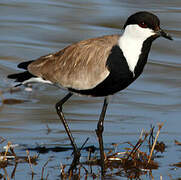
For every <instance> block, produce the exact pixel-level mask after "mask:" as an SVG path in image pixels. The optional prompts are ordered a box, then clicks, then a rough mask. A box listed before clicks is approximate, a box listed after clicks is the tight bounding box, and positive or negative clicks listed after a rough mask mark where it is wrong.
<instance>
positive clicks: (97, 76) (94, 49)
mask: <svg viewBox="0 0 181 180" xmlns="http://www.w3.org/2000/svg"><path fill="white" fill-rule="evenodd" d="M118 39H119V35H109V36H103V37H99V38H94V39H88V40H84V41H80V42H78V43H75V44H72V45H70V46H68V47H66V48H64V49H62V50H60V51H59V52H57V53H55V54H50V55H47V56H42V57H40V58H39V59H37V60H36V61H34V62H32V63H31V64H30V65H29V66H28V70H29V71H30V73H32V74H33V75H36V76H38V77H41V78H43V79H45V80H49V81H51V82H53V83H56V84H59V85H60V86H63V87H66V88H73V89H77V90H85V89H92V88H94V87H95V86H96V85H97V84H99V83H100V82H102V81H103V80H104V79H105V78H106V77H107V76H108V75H109V71H108V69H107V67H106V61H107V58H108V56H109V54H110V52H111V49H112V47H113V46H114V45H116V44H117V43H118Z"/></svg>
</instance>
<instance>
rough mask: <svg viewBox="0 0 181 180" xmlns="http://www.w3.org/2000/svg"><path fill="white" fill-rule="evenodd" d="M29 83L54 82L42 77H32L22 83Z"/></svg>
mask: <svg viewBox="0 0 181 180" xmlns="http://www.w3.org/2000/svg"><path fill="white" fill-rule="evenodd" d="M28 83H46V84H52V82H51V81H48V80H44V79H42V78H41V77H32V78H30V79H28V80H26V81H23V83H22V84H28Z"/></svg>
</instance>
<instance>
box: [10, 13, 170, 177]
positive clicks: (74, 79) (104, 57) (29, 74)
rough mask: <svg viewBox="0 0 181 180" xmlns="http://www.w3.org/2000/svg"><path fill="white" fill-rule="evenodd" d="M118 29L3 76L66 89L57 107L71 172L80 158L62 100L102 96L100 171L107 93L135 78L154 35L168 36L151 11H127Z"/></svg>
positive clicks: (155, 37)
mask: <svg viewBox="0 0 181 180" xmlns="http://www.w3.org/2000/svg"><path fill="white" fill-rule="evenodd" d="M123 29H124V32H123V34H122V35H118V34H115V35H107V36H102V37H97V38H93V39H88V40H83V41H80V42H78V43H75V44H72V45H69V46H67V47H65V48H64V49H62V50H60V51H59V52H56V53H52V54H48V55H45V56H42V57H40V58H38V59H37V60H33V61H27V62H23V63H20V64H19V65H18V67H19V68H21V69H25V71H24V72H22V73H18V74H12V75H9V76H8V78H11V79H15V80H16V81H17V82H20V84H19V85H22V84H27V83H32V82H42V83H48V84H52V85H56V86H57V85H58V86H59V87H60V88H63V89H67V90H68V94H67V95H66V96H65V97H64V98H63V99H62V100H60V101H59V102H58V103H57V104H56V110H57V113H58V115H59V117H60V119H61V121H62V123H63V125H64V127H65V130H66V132H67V134H68V136H69V138H70V141H71V144H72V146H73V149H74V159H73V161H72V164H71V166H70V170H72V169H74V168H75V167H76V164H77V163H78V162H79V158H80V150H79V149H78V148H77V146H76V143H75V141H74V138H73V136H72V134H71V131H70V129H69V127H68V124H67V122H66V120H65V118H64V114H63V112H62V106H63V104H64V103H65V102H66V101H67V100H68V99H69V98H70V97H71V96H72V95H73V94H80V95H88V96H93V97H100V96H103V97H104V104H103V108H102V112H101V114H100V118H99V121H98V124H97V129H96V134H97V137H98V140H99V147H100V159H101V160H100V165H101V170H102V174H104V171H105V167H104V147H103V138H102V133H103V129H104V127H103V123H104V117H105V113H106V109H107V105H108V99H107V98H108V96H109V95H112V94H114V93H116V92H118V91H120V90H123V89H125V88H126V87H128V86H129V85H130V84H131V83H132V82H133V81H134V80H136V79H137V78H138V76H139V75H140V74H141V73H142V71H143V68H144V66H145V64H146V62H147V58H148V53H149V51H150V48H151V44H152V42H153V41H154V40H155V39H157V38H158V37H160V36H162V37H164V38H166V39H169V40H172V38H171V36H170V35H169V34H167V33H165V32H164V31H163V30H162V29H161V28H160V21H159V18H158V17H157V16H155V15H154V14H152V13H150V12H137V13H135V14H133V15H131V16H130V17H129V18H128V19H127V21H126V23H125V25H124V27H123Z"/></svg>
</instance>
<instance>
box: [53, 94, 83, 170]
mask: <svg viewBox="0 0 181 180" xmlns="http://www.w3.org/2000/svg"><path fill="white" fill-rule="evenodd" d="M72 95H73V94H72V93H68V94H67V95H66V96H65V97H64V98H63V99H61V100H60V101H59V102H58V103H57V104H56V105H55V107H56V110H57V114H58V116H59V118H60V120H61V121H62V123H63V125H64V128H65V130H66V133H67V135H68V137H69V139H70V141H71V145H72V147H73V149H74V159H73V161H72V164H71V166H70V168H69V172H70V171H71V170H73V169H75V168H76V165H77V164H78V163H79V159H80V151H79V150H78V148H77V145H76V143H75V140H74V138H73V136H72V133H71V131H70V128H69V126H68V123H67V121H66V119H65V117H64V114H63V112H62V106H63V104H64V103H65V102H66V101H67V100H68V99H69V98H70V97H71V96H72Z"/></svg>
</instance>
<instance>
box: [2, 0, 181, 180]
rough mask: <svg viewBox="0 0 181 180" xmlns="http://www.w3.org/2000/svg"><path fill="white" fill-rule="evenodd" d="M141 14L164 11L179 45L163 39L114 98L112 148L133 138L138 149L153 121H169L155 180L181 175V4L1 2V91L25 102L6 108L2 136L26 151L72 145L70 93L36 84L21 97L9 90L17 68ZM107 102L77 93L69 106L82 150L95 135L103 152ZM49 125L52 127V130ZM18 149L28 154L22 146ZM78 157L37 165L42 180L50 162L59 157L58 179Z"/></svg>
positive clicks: (52, 171)
mask: <svg viewBox="0 0 181 180" xmlns="http://www.w3.org/2000/svg"><path fill="white" fill-rule="evenodd" d="M140 10H146V11H151V12H153V13H155V14H157V15H158V16H159V17H160V20H161V24H162V28H163V29H165V30H167V32H169V33H170V34H171V35H172V36H173V37H174V41H167V40H165V39H161V38H160V39H158V40H156V41H155V42H154V43H153V46H152V50H151V52H150V55H149V63H148V65H147V66H146V68H145V70H144V74H143V75H142V76H141V77H140V78H139V79H138V80H137V81H136V82H135V83H134V84H132V85H131V86H129V88H127V89H126V90H124V91H122V92H119V93H117V94H116V95H114V96H113V97H111V99H110V104H109V107H108V111H107V116H106V120H105V131H104V143H105V146H106V147H109V146H110V144H111V143H113V142H114V143H121V142H125V141H130V142H132V143H133V144H134V143H135V142H136V141H137V139H138V137H139V135H140V132H141V130H142V129H145V130H149V129H150V125H151V124H152V125H154V126H156V125H157V123H159V122H164V123H165V124H164V127H163V129H162V131H161V135H160V136H159V140H160V141H164V143H165V144H166V145H167V148H166V152H164V153H163V154H162V156H163V157H162V158H159V164H160V167H159V169H158V170H155V171H153V176H154V178H155V179H159V177H160V175H162V176H163V179H169V175H171V176H172V178H179V177H180V169H179V168H178V169H177V168H173V167H172V166H170V164H173V163H176V162H179V161H181V160H180V157H181V153H180V150H181V148H179V147H178V146H175V145H174V140H175V139H176V140H180V141H181V131H180V126H181V121H180V116H181V112H180V108H181V91H180V86H181V79H180V77H181V61H180V56H181V52H180V47H181V18H180V14H181V2H180V1H179V0H174V1H164V2H163V1H162V2H157V1H155V0H149V1H146V2H145V1H142V0H141V1H140V0H139V1H132V0H130V1H122V2H120V1H118V0H112V1H110V0H104V1H103V0H100V1H98V2H97V1H95V0H93V1H92V0H88V1H86V2H85V1H82V0H77V1H76V2H75V1H73V0H72V1H63V0H61V1H58V0H53V1H50V0H30V1H28V2H27V1H25V0H18V1H16V0H13V1H6V0H1V2H0V74H1V76H0V89H1V90H4V91H5V93H4V94H3V96H4V98H16V99H21V100H25V102H24V103H20V104H13V105H4V106H2V107H1V109H0V132H1V133H0V136H2V137H4V138H5V139H7V141H11V142H13V144H20V145H21V146H22V147H25V148H27V147H34V146H36V144H45V145H46V146H47V147H49V146H59V145H60V146H65V147H67V146H70V143H69V139H68V137H67V135H66V134H65V132H64V128H63V126H62V125H61V123H60V120H59V119H58V117H57V114H56V111H55V108H54V105H55V103H56V102H58V100H60V99H61V98H62V97H63V96H64V95H65V94H66V92H64V91H62V90H60V89H58V88H56V87H51V86H48V85H41V84H36V85H33V89H32V91H31V92H29V91H25V89H24V88H23V87H22V88H21V90H20V91H19V92H14V93H9V92H8V91H6V89H7V88H10V87H12V86H13V82H12V81H11V80H7V78H6V76H7V75H8V74H10V73H14V72H18V69H17V67H16V65H17V64H18V63H19V62H21V61H23V60H31V59H36V58H38V57H39V56H42V55H45V54H48V53H50V52H55V51H58V50H59V49H61V48H63V47H65V46H66V45H69V44H71V43H74V42H77V41H80V40H82V39H87V38H91V37H96V36H101V35H106V34H114V33H121V30H120V29H121V28H122V26H123V24H124V22H125V20H126V18H127V17H128V16H129V15H130V14H132V13H134V12H136V11H140ZM102 102H103V99H102V98H87V97H79V96H73V97H72V98H71V99H70V100H69V101H68V102H67V103H66V104H65V106H64V112H65V115H66V117H67V119H68V121H69V124H70V127H71V130H72V132H73V134H74V136H75V138H76V142H77V144H78V145H79V146H81V145H82V143H83V142H84V141H85V139H86V138H87V137H89V138H90V139H89V141H88V144H87V145H92V144H94V145H95V146H97V147H98V144H97V137H96V134H95V128H96V123H97V119H98V117H99V114H100V111H101V107H102ZM47 125H48V127H49V128H50V129H51V131H50V132H49V133H48V131H47ZM120 148H121V147H120ZM18 151H20V152H21V153H24V152H23V151H22V149H21V148H20V149H19V150H18V149H17V152H18ZM31 153H32V154H33V153H34V152H31ZM71 153H72V151H66V152H60V153H53V152H49V153H48V154H45V155H40V160H39V163H38V165H37V166H35V167H34V169H35V172H37V174H36V175H35V179H40V176H39V174H41V173H40V171H39V170H40V168H41V167H42V166H43V164H44V163H45V162H46V160H47V159H48V157H51V158H52V160H51V162H50V163H49V164H48V167H47V171H48V172H49V178H50V179H52V178H57V177H58V175H59V172H60V171H59V170H58V169H59V164H60V162H66V157H68V156H70V155H71ZM53 167H55V168H53ZM23 172H27V173H29V172H31V170H30V168H29V167H28V166H20V167H19V169H18V173H16V178H17V179H24V178H23ZM38 172H39V173H38ZM147 178H148V179H149V177H144V179H147Z"/></svg>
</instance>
